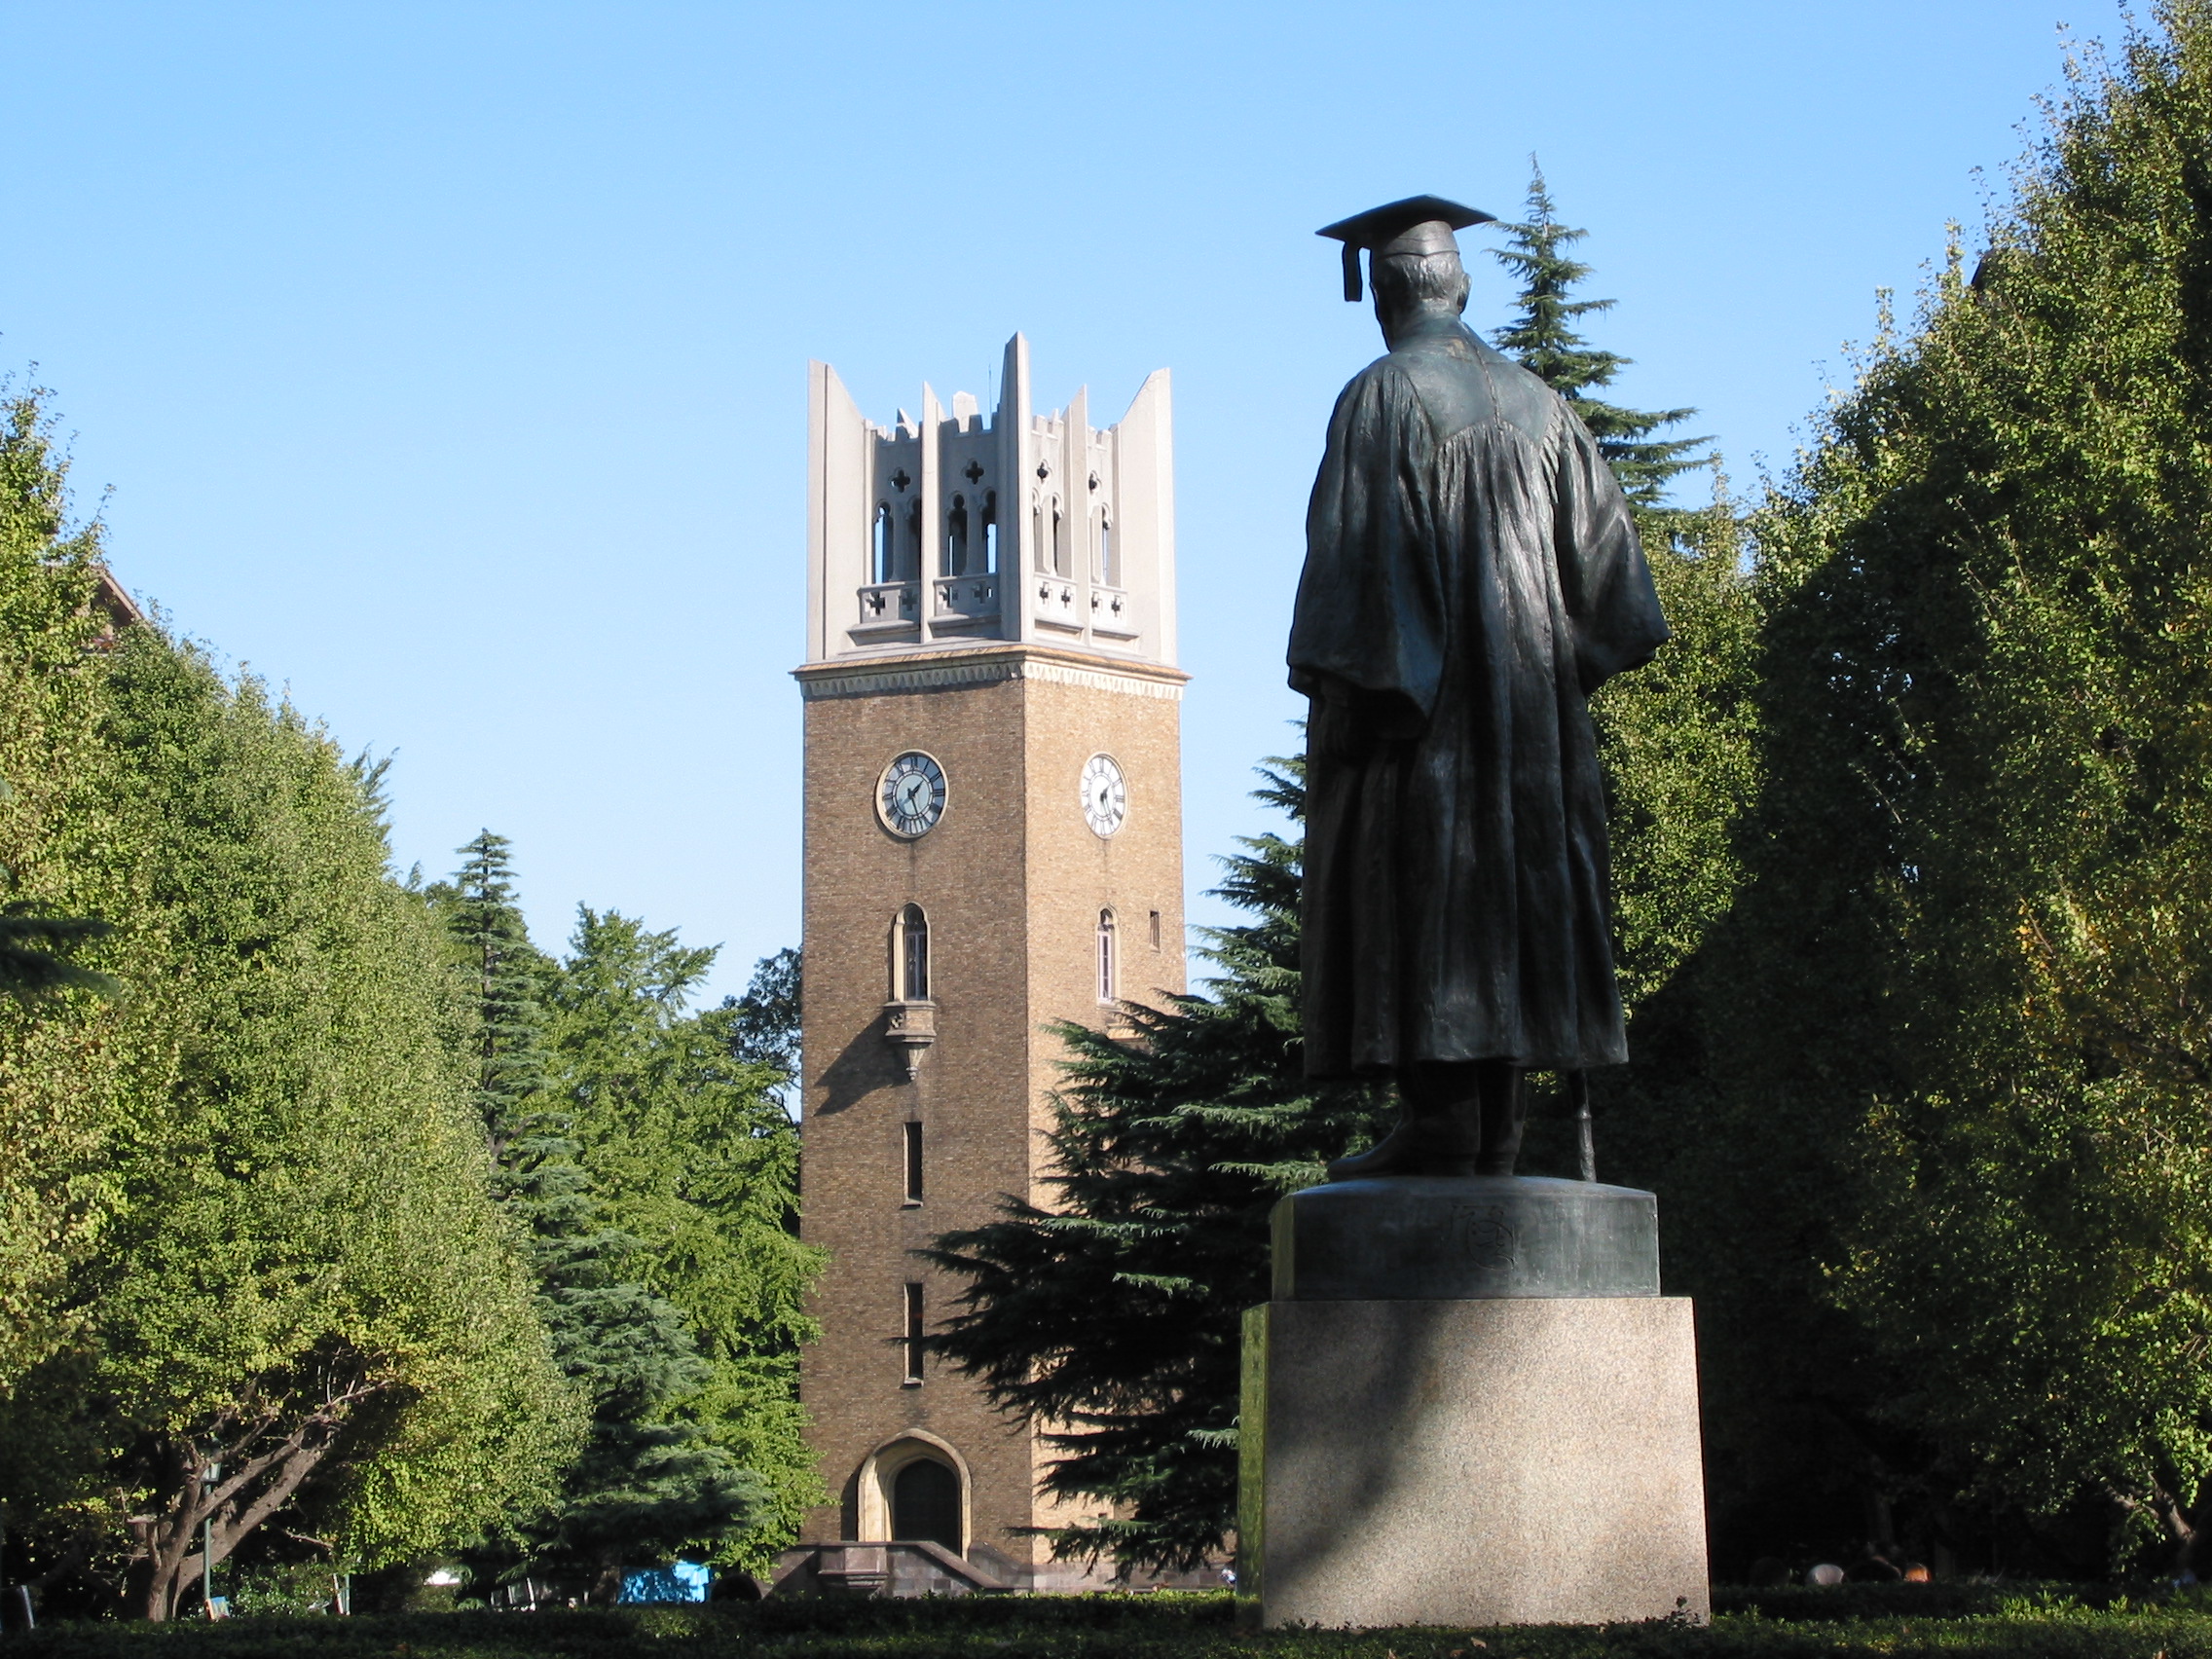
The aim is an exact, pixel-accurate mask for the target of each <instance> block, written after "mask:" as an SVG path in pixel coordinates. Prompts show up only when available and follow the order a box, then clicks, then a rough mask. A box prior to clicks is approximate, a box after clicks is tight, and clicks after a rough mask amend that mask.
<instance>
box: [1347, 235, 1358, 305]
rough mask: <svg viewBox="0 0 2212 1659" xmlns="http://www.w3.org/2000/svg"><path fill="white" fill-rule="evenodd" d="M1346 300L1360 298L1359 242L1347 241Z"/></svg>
mask: <svg viewBox="0 0 2212 1659" xmlns="http://www.w3.org/2000/svg"><path fill="white" fill-rule="evenodd" d="M1345 298H1346V300H1347V301H1349V300H1356V299H1358V298H1359V244H1358V243H1357V242H1348V241H1347V242H1346V243H1345Z"/></svg>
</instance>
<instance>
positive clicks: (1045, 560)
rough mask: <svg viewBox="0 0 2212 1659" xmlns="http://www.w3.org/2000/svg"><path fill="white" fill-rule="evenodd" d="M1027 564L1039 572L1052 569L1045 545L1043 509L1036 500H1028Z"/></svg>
mask: <svg viewBox="0 0 2212 1659" xmlns="http://www.w3.org/2000/svg"><path fill="white" fill-rule="evenodd" d="M1029 562H1030V563H1031V564H1033V565H1035V566H1036V567H1037V569H1038V570H1040V571H1050V570H1051V568H1052V564H1051V551H1050V550H1049V549H1048V548H1047V547H1046V545H1045V509H1044V508H1043V507H1042V506H1041V505H1039V504H1038V500H1037V498H1036V497H1034V496H1032V497H1030V498H1029Z"/></svg>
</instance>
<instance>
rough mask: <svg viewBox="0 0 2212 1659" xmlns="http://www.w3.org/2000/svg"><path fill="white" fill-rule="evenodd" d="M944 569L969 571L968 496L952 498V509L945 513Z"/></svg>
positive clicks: (957, 572)
mask: <svg viewBox="0 0 2212 1659" xmlns="http://www.w3.org/2000/svg"><path fill="white" fill-rule="evenodd" d="M944 569H945V571H946V573H947V574H949V575H955V576H964V575H966V574H967V573H968V498H967V497H965V496H955V497H953V498H952V510H951V511H950V512H948V513H946V514H945V515H944Z"/></svg>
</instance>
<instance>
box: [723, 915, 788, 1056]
mask: <svg viewBox="0 0 2212 1659" xmlns="http://www.w3.org/2000/svg"><path fill="white" fill-rule="evenodd" d="M799 980H800V969H799V953H798V947H797V946H796V945H790V944H787V945H785V946H784V948H783V949H781V950H779V951H777V952H776V954H775V955H773V956H763V957H762V958H760V960H759V961H758V962H757V963H756V964H755V965H754V969H753V977H752V978H751V979H750V980H748V981H747V983H746V986H745V994H744V995H743V996H741V997H727V998H724V999H723V1001H722V1007H724V1008H726V1009H730V1010H733V1011H735V1014H736V1017H735V1019H734V1020H733V1022H732V1024H731V1028H730V1029H731V1046H730V1057H731V1058H732V1059H735V1060H739V1061H742V1062H744V1063H745V1064H747V1065H757V1066H766V1067H768V1068H769V1069H770V1070H772V1071H773V1072H775V1073H776V1074H777V1076H778V1077H779V1078H780V1079H781V1080H782V1081H781V1083H780V1084H779V1085H778V1087H779V1088H787V1089H788V1088H790V1087H791V1086H792V1085H793V1084H794V1083H795V1082H796V1081H797V1079H798V1015H799Z"/></svg>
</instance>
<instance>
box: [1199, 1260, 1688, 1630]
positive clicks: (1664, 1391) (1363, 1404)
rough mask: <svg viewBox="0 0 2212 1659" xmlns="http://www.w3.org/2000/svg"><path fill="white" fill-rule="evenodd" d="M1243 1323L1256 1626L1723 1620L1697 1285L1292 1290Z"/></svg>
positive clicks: (1241, 1561) (1248, 1575)
mask: <svg viewBox="0 0 2212 1659" xmlns="http://www.w3.org/2000/svg"><path fill="white" fill-rule="evenodd" d="M1244 1321H1245V1323H1244V1394H1243V1428H1242V1436H1241V1448H1242V1449H1241V1461H1242V1467H1241V1471H1240V1477H1239V1485H1240V1488H1241V1491H1240V1493H1239V1515H1238V1527H1237V1531H1238V1541H1237V1564H1236V1566H1237V1583H1236V1594H1237V1601H1238V1612H1239V1618H1240V1620H1241V1621H1242V1622H1244V1623H1246V1624H1247V1625H1255V1626H1267V1627H1273V1626H1279V1625H1285V1624H1296V1623H1306V1624H1315V1625H1321V1626H1324V1627H1331V1628H1333V1627H1339V1626H1346V1625H1350V1626H1376V1625H1398V1624H1448V1625H1510V1624H1597V1623H1604V1622H1613V1621H1620V1620H1634V1619H1654V1618H1665V1617H1668V1616H1670V1615H1680V1616H1684V1617H1688V1618H1693V1619H1696V1620H1698V1621H1700V1622H1702V1621H1703V1620H1705V1619H1706V1618H1707V1617H1708V1616H1709V1614H1710V1606H1711V1604H1710V1601H1709V1599H1708V1595H1707V1585H1706V1553H1705V1481H1704V1471H1703V1466H1702V1462H1701V1457H1700V1450H1699V1437H1698V1410H1697V1355H1696V1341H1695V1336H1694V1333H1693V1331H1692V1328H1691V1320H1690V1304H1689V1302H1688V1300H1687V1299H1686V1298H1682V1297H1660V1296H1610V1297H1493V1298H1487V1299H1467V1300H1453V1301H1425V1302H1424V1301H1407V1300H1390V1301H1358V1302H1352V1301H1342V1302H1323V1301H1301V1302H1272V1303H1269V1304H1267V1305H1266V1306H1264V1307H1260V1308H1254V1309H1249V1310H1248V1311H1247V1312H1246V1313H1245V1315H1244Z"/></svg>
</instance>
